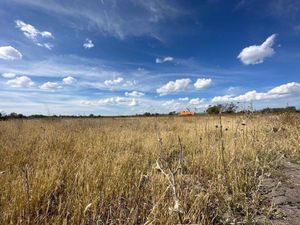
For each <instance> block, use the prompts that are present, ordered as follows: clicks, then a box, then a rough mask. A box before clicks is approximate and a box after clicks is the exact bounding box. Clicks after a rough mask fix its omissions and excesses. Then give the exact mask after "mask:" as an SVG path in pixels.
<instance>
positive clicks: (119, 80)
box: [104, 77, 124, 86]
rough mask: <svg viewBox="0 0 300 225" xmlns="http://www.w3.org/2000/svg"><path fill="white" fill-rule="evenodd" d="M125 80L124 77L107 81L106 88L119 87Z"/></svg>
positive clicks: (105, 82)
mask: <svg viewBox="0 0 300 225" xmlns="http://www.w3.org/2000/svg"><path fill="white" fill-rule="evenodd" d="M123 80H124V79H123V78H122V77H118V78H117V79H114V80H106V81H104V84H105V85H106V86H113V85H117V84H120V83H122V82H123Z"/></svg>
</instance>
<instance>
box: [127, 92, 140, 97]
mask: <svg viewBox="0 0 300 225" xmlns="http://www.w3.org/2000/svg"><path fill="white" fill-rule="evenodd" d="M144 95H145V94H144V93H143V92H139V91H132V92H125V96H129V97H142V96H144Z"/></svg>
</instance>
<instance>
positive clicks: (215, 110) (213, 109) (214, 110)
mask: <svg viewBox="0 0 300 225" xmlns="http://www.w3.org/2000/svg"><path fill="white" fill-rule="evenodd" d="M221 108H222V105H220V104H218V105H209V106H208V108H207V109H206V112H207V113H208V114H217V113H220V111H221Z"/></svg>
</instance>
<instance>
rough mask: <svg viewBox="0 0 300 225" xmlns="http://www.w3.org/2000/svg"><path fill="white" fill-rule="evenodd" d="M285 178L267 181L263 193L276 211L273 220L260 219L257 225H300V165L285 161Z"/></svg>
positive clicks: (264, 183) (283, 170)
mask: <svg viewBox="0 0 300 225" xmlns="http://www.w3.org/2000/svg"><path fill="white" fill-rule="evenodd" d="M282 173H283V176H282V177H280V178H277V179H274V178H268V179H265V180H264V182H263V184H262V192H263V195H264V196H265V197H266V199H267V201H268V204H270V205H271V206H272V207H273V208H274V209H275V213H272V216H271V219H267V218H265V217H260V218H258V219H257V224H274V225H299V224H300V165H298V164H295V163H291V162H288V161H285V162H284V163H283V167H282Z"/></svg>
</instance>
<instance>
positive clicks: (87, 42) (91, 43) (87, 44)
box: [83, 38, 94, 49]
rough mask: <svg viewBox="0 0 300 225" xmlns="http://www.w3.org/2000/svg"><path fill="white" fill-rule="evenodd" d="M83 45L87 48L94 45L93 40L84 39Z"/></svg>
mask: <svg viewBox="0 0 300 225" xmlns="http://www.w3.org/2000/svg"><path fill="white" fill-rule="evenodd" d="M83 47H84V48H85V49H89V48H93V47H94V44H93V42H92V40H91V39H88V38H87V39H85V42H84V43H83Z"/></svg>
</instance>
